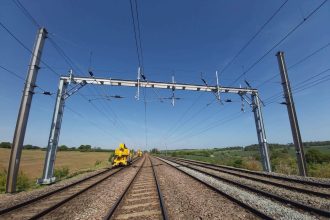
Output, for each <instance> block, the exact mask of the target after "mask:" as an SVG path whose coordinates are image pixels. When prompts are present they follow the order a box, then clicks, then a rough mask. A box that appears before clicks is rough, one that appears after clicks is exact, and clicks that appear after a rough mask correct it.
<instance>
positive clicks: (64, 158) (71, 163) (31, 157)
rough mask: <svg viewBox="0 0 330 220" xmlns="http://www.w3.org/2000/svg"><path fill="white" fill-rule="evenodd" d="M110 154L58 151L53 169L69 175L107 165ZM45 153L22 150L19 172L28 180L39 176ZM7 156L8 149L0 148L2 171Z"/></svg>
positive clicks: (8, 154) (6, 163)
mask: <svg viewBox="0 0 330 220" xmlns="http://www.w3.org/2000/svg"><path fill="white" fill-rule="evenodd" d="M110 154H111V153H109V152H79V151H59V152H57V156H56V163H55V169H56V170H60V171H61V170H66V172H67V175H70V174H73V173H76V172H78V171H81V170H89V169H95V168H97V167H102V166H107V165H109V163H108V159H109V156H110ZM45 155H46V152H45V151H41V150H23V152H22V157H21V165H20V172H21V171H22V172H23V174H24V176H25V177H27V178H28V181H30V182H35V180H36V179H37V178H39V177H41V175H42V171H43V164H44V158H45ZM9 156H10V149H4V148H0V172H2V173H3V171H4V170H7V168H8V163H9ZM30 185H31V184H30ZM0 191H1V190H0Z"/></svg>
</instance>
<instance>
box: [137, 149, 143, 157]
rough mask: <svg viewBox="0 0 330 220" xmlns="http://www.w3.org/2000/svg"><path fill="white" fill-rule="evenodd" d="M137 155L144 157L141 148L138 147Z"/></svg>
mask: <svg viewBox="0 0 330 220" xmlns="http://www.w3.org/2000/svg"><path fill="white" fill-rule="evenodd" d="M137 156H138V157H142V151H141V150H140V149H138V151H137Z"/></svg>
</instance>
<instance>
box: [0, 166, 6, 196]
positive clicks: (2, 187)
mask: <svg viewBox="0 0 330 220" xmlns="http://www.w3.org/2000/svg"><path fill="white" fill-rule="evenodd" d="M6 181H7V171H6V170H5V169H3V170H2V171H0V192H5V191H6Z"/></svg>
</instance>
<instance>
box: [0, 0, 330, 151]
mask: <svg viewBox="0 0 330 220" xmlns="http://www.w3.org/2000/svg"><path fill="white" fill-rule="evenodd" d="M20 2H21V3H22V4H23V5H24V6H25V7H26V8H27V10H28V11H29V12H30V13H31V14H32V15H33V17H34V18H35V19H36V20H37V21H38V23H40V24H41V25H42V26H44V27H46V28H47V30H48V31H49V33H50V37H51V38H52V39H53V40H54V41H55V42H56V43H57V44H58V45H60V47H61V48H62V49H63V50H64V51H65V52H66V53H67V55H68V56H69V57H70V58H71V59H72V60H73V61H74V62H75V63H76V65H77V66H79V69H81V70H82V71H84V73H83V74H87V70H88V67H89V57H90V51H93V56H92V65H91V66H92V68H93V71H94V74H95V76H97V77H107V78H110V77H111V78H122V79H136V76H137V67H138V62H137V55H136V47H135V42H134V33H133V27H132V19H131V14H130V13H131V12H130V4H129V0H111V1H105V0H104V1H93V2H92V1H87V0H81V1H74V0H69V1H68V0H58V1H50V0H43V1H41V0H35V1H28V0H21V1H20ZM283 2H284V1H262V0H251V1H245V0H235V1H224V0H223V1H216V0H213V1H211V0H209V1H197V0H193V1H191V0H189V1H188V0H187V1H172V0H170V1H152V0H138V7H139V18H140V26H141V37H142V46H143V56H144V66H145V75H146V76H147V77H148V79H149V80H155V81H171V76H172V74H173V73H174V74H175V80H176V81H177V82H184V83H195V84H202V81H201V79H200V73H201V72H203V73H204V77H205V79H206V80H207V81H208V83H209V84H212V85H214V83H215V71H216V70H219V71H220V70H221V69H223V67H225V66H226V64H227V63H228V62H230V60H231V59H232V58H233V56H234V55H235V54H236V53H237V52H238V51H239V50H240V49H241V48H242V47H243V45H244V44H245V43H246V42H247V41H248V40H249V39H250V38H251V37H252V36H253V35H254V34H255V33H256V32H257V31H258V30H259V28H260V27H261V26H262V25H263V24H264V23H265V22H266V21H267V19H269V18H270V16H271V15H272V14H273V13H274V12H275V11H276V10H277V9H278V8H279V7H280V5H281V4H282V3H283ZM321 3H322V1H320V0H315V1H309V0H289V1H288V2H287V3H286V4H285V5H284V7H283V8H282V9H281V11H280V12H279V13H278V14H277V15H276V16H275V17H274V18H273V19H272V20H271V21H270V22H269V23H268V24H267V25H266V26H265V28H264V29H263V30H262V31H261V32H260V34H259V35H258V36H257V37H256V38H255V39H254V40H253V41H252V42H251V44H250V45H249V46H248V47H247V48H246V49H245V50H244V51H243V52H242V53H241V54H240V55H239V56H238V57H237V59H235V61H234V62H233V63H232V64H231V65H230V66H229V67H228V68H227V69H226V70H225V71H224V72H223V73H221V76H220V81H221V85H224V86H229V85H231V83H232V82H233V81H234V80H235V79H236V78H237V77H238V76H239V75H240V74H242V72H243V71H245V70H247V69H248V68H249V67H250V66H251V65H252V64H253V63H254V62H255V61H256V60H258V59H259V58H260V57H261V56H262V55H263V54H265V53H266V51H268V50H269V49H270V48H271V47H272V46H273V45H274V44H276V43H277V42H278V41H280V40H281V39H282V38H283V37H284V36H285V35H286V34H287V33H288V32H289V31H290V30H291V29H292V28H294V27H295V26H296V25H297V24H298V23H299V22H301V21H302V20H303V18H304V17H307V16H308V14H309V13H310V12H311V11H313V10H314V9H315V8H316V7H317V6H318V5H320V4H321ZM0 21H1V22H2V23H3V24H4V25H6V27H7V28H8V29H10V30H11V31H12V32H13V33H14V34H15V35H16V36H17V38H19V39H20V40H21V41H22V42H23V43H24V44H25V45H27V46H28V47H29V48H31V49H32V47H33V43H34V39H35V35H36V32H37V28H36V27H35V26H34V25H33V24H32V23H31V21H30V20H29V19H27V18H26V17H25V16H24V14H23V13H22V12H21V11H20V10H19V9H18V8H17V6H16V5H15V4H14V3H13V1H11V0H3V1H1V2H0ZM329 21H330V2H327V3H326V4H324V5H323V6H322V7H321V8H320V9H319V10H318V11H317V12H316V13H315V14H314V15H313V16H311V17H309V18H308V20H307V21H306V22H305V23H304V24H302V25H301V26H300V27H299V28H298V29H297V30H295V31H294V32H293V33H292V34H291V35H290V36H289V37H288V38H287V39H286V40H285V41H283V42H282V43H281V44H280V45H279V46H278V47H276V48H275V49H274V50H272V51H271V52H270V53H269V54H268V55H267V56H266V57H265V58H264V59H262V61H261V62H260V63H258V64H257V65H256V66H255V67H254V68H252V69H251V70H250V71H249V72H248V73H246V74H245V76H244V77H242V78H241V79H240V80H239V81H238V82H236V83H235V84H234V85H233V86H236V87H238V86H240V84H242V86H245V84H244V79H246V80H247V81H249V82H250V84H251V85H252V86H254V87H256V86H258V85H259V84H260V83H262V82H263V81H264V80H266V79H268V78H270V77H271V76H273V75H274V74H275V75H276V74H277V76H276V77H275V78H274V79H273V80H271V81H270V82H269V83H267V84H264V85H262V86H261V87H258V89H259V90H260V95H261V98H262V99H264V100H266V101H267V98H268V97H270V96H272V95H273V94H276V93H278V92H281V90H282V88H281V84H280V77H279V71H278V65H277V60H276V56H275V54H276V52H277V51H279V50H282V51H284V52H285V56H286V62H287V65H288V66H290V65H292V64H295V63H296V62H297V61H299V60H301V59H302V58H304V57H306V56H308V55H309V54H311V53H313V51H315V50H317V49H318V48H321V47H322V46H324V45H327V44H328V43H329V42H330V26H329ZM0 42H1V50H0V65H1V66H4V67H6V68H8V69H10V70H12V71H14V72H16V73H17V74H19V75H20V76H22V77H24V78H25V75H26V71H27V68H28V63H29V60H30V54H29V53H28V52H27V51H26V50H25V49H24V48H23V47H21V46H20V45H19V44H18V43H17V42H16V41H15V40H14V39H13V38H12V37H11V36H9V35H8V33H7V32H5V30H4V29H3V28H1V27H0ZM329 57H330V46H327V47H325V48H324V49H322V50H321V51H319V52H318V53H316V54H315V55H313V56H311V57H310V58H308V59H306V60H304V62H301V63H299V64H298V65H296V66H294V67H292V68H290V70H289V77H290V79H291V84H292V86H293V87H294V86H295V85H297V84H298V83H299V82H302V81H304V80H306V79H308V78H309V77H311V76H313V75H315V74H317V73H319V72H321V71H323V70H326V69H329V68H330V63H329ZM42 59H43V60H44V61H45V62H46V63H47V64H49V65H50V66H51V67H52V68H53V69H54V70H55V71H56V72H57V73H59V74H64V75H65V74H67V72H68V70H69V66H68V64H67V63H66V62H65V61H64V59H63V57H61V56H60V55H59V54H58V53H57V51H56V50H55V49H54V47H53V46H52V44H50V42H49V41H46V45H45V48H44V52H43V55H42ZM75 71H76V74H77V75H80V74H82V73H81V72H79V71H78V70H75ZM329 75H330V72H329V71H328V72H325V73H323V74H321V75H320V76H317V77H315V78H313V80H318V79H322V80H324V82H323V83H320V84H318V85H317V86H313V87H311V88H308V89H305V87H303V89H304V90H302V91H299V92H296V93H295V94H294V99H295V104H296V108H297V114H298V118H299V123H300V129H301V133H302V138H303V141H313V140H329V139H330V117H329V108H330V97H329V94H330V81H329V80H328V81H327V79H329V78H330V77H329ZM322 77H323V78H322ZM308 83H311V81H308ZM37 85H38V86H40V87H42V88H43V89H46V90H48V91H51V92H55V91H56V89H57V85H58V76H56V75H55V74H53V73H52V72H51V71H50V70H49V69H47V68H46V67H45V65H41V69H40V71H39V75H38V79H37ZM310 85H312V84H310ZM22 88H23V81H22V80H19V79H18V78H16V77H14V76H12V75H10V74H8V73H7V72H6V71H4V70H2V69H0V141H10V142H11V141H12V138H13V132H14V129H15V123H16V117H17V113H18V108H19V103H20V99H21V94H22ZM79 93H81V94H83V95H86V97H91V98H94V97H95V95H96V94H97V93H102V94H107V95H121V96H124V97H126V98H124V99H114V100H111V101H106V100H95V101H93V104H94V105H95V106H97V108H98V109H100V111H103V112H104V114H105V115H107V117H105V116H104V115H103V114H101V113H100V112H99V111H97V110H96V109H95V108H94V107H93V106H92V105H91V104H90V103H89V102H87V101H86V100H84V99H83V98H82V97H81V96H80V95H74V96H72V97H70V98H69V99H68V100H67V106H69V107H70V108H71V109H74V110H75V111H77V112H79V114H80V115H82V116H83V117H81V116H79V115H77V114H75V113H73V112H72V111H70V110H68V109H66V110H65V114H64V120H63V124H62V131H61V137H60V144H66V145H68V146H79V145H80V144H91V145H93V146H100V147H103V148H115V147H116V146H118V144H119V142H125V143H127V144H128V145H129V146H132V147H136V148H137V147H141V148H143V149H145V123H144V117H145V113H144V102H143V100H142V99H141V100H140V101H136V100H135V99H134V96H135V93H136V89H135V88H115V87H102V88H101V87H97V88H95V89H94V88H92V86H86V87H85V88H83V89H82V90H80V92H79ZM157 93H159V94H157ZM158 95H159V96H162V97H170V96H171V91H167V90H162V91H160V90H159V91H156V92H155V91H153V90H147V93H146V97H147V98H146V99H147V130H148V132H147V133H148V147H147V148H149V149H150V148H151V147H159V148H164V146H165V145H167V146H168V148H169V149H174V148H205V147H220V146H234V145H247V144H253V143H257V136H256V132H255V124H254V119H253V114H252V113H251V109H250V108H249V107H248V106H246V107H245V110H246V112H245V113H244V114H243V113H240V108H241V103H240V98H239V97H238V96H237V95H223V98H224V99H226V98H230V99H232V100H233V102H232V103H225V105H220V104H218V103H217V102H216V101H214V96H213V95H212V94H209V93H197V92H186V91H184V92H179V91H177V92H176V93H175V95H176V97H180V98H182V99H181V100H178V101H177V102H176V105H175V107H172V105H171V103H170V101H169V100H166V101H165V102H163V103H162V102H160V101H159V99H158V98H157V97H158ZM196 100H197V101H196ZM269 101H270V102H271V101H273V100H269ZM275 101H276V102H273V103H270V104H268V105H266V107H265V108H263V112H264V120H265V127H266V132H267V137H268V141H269V142H272V143H274V142H277V143H289V142H292V137H291V131H290V126H289V122H288V116H287V112H286V107H285V106H284V105H280V104H278V103H279V102H281V101H282V100H281V99H280V98H279V99H276V100H275ZM209 103H212V104H211V105H208V106H207V104H209ZM268 103H269V102H268ZM266 104H267V102H266ZM191 106H192V107H191ZM53 107H54V99H53V98H51V97H48V96H43V95H40V94H36V95H35V96H34V98H33V104H32V108H31V112H30V118H29V122H28V128H27V133H26V138H25V144H34V145H39V146H46V144H47V140H48V135H49V129H50V123H51V117H52V112H53ZM190 107H191V108H190ZM113 112H115V114H114V113H113ZM236 116H238V117H236ZM95 124H98V125H97V126H95Z"/></svg>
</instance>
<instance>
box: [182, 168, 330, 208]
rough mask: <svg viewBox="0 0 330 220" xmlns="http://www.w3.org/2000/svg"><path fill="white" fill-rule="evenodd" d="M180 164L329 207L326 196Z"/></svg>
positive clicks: (294, 198)
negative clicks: (322, 196)
mask: <svg viewBox="0 0 330 220" xmlns="http://www.w3.org/2000/svg"><path fill="white" fill-rule="evenodd" d="M180 163H181V164H185V165H189V166H190V167H193V168H195V169H198V170H201V171H204V172H207V173H210V174H214V175H216V176H219V177H222V178H224V179H229V180H232V181H234V182H237V183H240V184H243V185H248V186H250V187H253V188H257V189H260V190H263V191H266V192H270V193H273V194H276V195H279V196H283V197H285V198H288V199H291V200H295V201H297V202H300V203H304V204H306V205H310V206H313V207H316V208H320V209H324V210H329V209H330V200H329V199H326V198H321V197H319V196H313V195H308V194H305V193H300V192H296V191H292V190H288V189H285V188H282V187H277V186H273V185H270V184H265V183H261V182H257V181H253V180H249V179H244V178H241V177H237V176H233V175H231V174H226V173H223V172H221V171H215V170H210V169H207V168H204V167H200V166H196V165H192V164H187V163H184V162H180Z"/></svg>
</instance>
